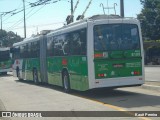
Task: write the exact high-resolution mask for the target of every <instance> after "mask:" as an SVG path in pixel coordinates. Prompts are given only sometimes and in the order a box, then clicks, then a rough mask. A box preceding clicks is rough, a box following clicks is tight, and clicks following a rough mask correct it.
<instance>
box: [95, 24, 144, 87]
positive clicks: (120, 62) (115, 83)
mask: <svg viewBox="0 0 160 120" xmlns="http://www.w3.org/2000/svg"><path fill="white" fill-rule="evenodd" d="M93 34H94V35H93V36H94V60H93V61H94V78H95V81H94V82H95V83H94V88H100V87H123V86H136V85H142V84H143V83H144V77H143V74H144V73H143V64H144V63H143V54H142V53H143V52H142V49H143V46H142V45H141V43H142V40H141V32H140V27H139V24H138V23H137V24H135V23H133V24H132V23H128V22H127V23H124V22H123V23H113V24H97V25H95V26H94V27H93Z"/></svg>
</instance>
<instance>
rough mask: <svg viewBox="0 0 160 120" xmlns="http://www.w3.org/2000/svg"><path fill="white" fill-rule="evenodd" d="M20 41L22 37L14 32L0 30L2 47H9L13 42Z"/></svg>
mask: <svg viewBox="0 0 160 120" xmlns="http://www.w3.org/2000/svg"><path fill="white" fill-rule="evenodd" d="M20 41H22V38H21V37H20V36H18V35H16V34H15V33H14V32H12V31H9V32H6V31H5V30H0V42H2V45H3V47H11V46H12V45H13V43H16V42H20Z"/></svg>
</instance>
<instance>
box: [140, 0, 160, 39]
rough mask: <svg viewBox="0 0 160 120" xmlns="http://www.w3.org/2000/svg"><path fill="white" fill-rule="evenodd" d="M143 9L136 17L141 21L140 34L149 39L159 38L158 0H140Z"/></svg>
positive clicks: (159, 4)
mask: <svg viewBox="0 0 160 120" xmlns="http://www.w3.org/2000/svg"><path fill="white" fill-rule="evenodd" d="M140 1H141V4H142V5H143V9H142V11H141V13H140V14H138V15H137V18H138V19H139V20H140V21H141V26H142V34H143V37H145V38H150V39H151V40H158V39H160V0H140Z"/></svg>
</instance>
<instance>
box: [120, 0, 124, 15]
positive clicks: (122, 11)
mask: <svg viewBox="0 0 160 120" xmlns="http://www.w3.org/2000/svg"><path fill="white" fill-rule="evenodd" d="M120 11H121V13H120V14H121V17H124V0H120Z"/></svg>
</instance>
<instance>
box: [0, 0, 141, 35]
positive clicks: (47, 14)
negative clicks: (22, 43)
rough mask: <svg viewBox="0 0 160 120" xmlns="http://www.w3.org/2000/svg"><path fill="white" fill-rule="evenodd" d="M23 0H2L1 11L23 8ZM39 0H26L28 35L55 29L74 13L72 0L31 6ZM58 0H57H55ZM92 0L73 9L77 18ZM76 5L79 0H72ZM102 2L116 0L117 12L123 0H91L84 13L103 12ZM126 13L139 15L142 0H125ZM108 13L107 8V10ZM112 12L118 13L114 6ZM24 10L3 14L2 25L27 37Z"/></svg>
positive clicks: (127, 15) (94, 13)
mask: <svg viewBox="0 0 160 120" xmlns="http://www.w3.org/2000/svg"><path fill="white" fill-rule="evenodd" d="M22 1H23V0H0V14H2V12H8V11H13V10H15V9H16V10H17V11H20V10H22V9H23V2H22ZM36 1H38V0H25V6H26V26H27V27H26V33H27V37H30V36H31V35H32V34H37V32H40V31H41V30H54V29H56V28H59V27H62V26H63V25H64V24H65V20H66V17H67V15H70V14H71V4H70V0H57V1H58V2H56V3H52V4H47V5H41V6H37V7H31V6H30V3H34V2H36ZM52 1H56V0H52ZM89 1H90V0H80V1H79V4H78V6H77V9H76V10H75V13H74V16H75V17H74V18H75V20H76V18H77V16H78V15H81V14H82V13H83V12H84V10H85V9H86V7H87V5H88V3H89ZM73 2H74V6H75V4H76V2H77V0H73ZM101 3H103V5H104V7H107V3H108V7H113V6H114V3H116V4H117V6H115V8H116V13H117V15H120V0H108V2H107V0H92V3H91V5H90V6H89V8H88V10H87V11H86V13H85V17H90V16H93V15H96V14H103V8H102V7H101V6H100V4H101ZM124 7H125V10H124V11H125V17H136V16H137V14H139V13H140V12H141V9H142V6H141V4H140V0H124ZM105 13H106V14H108V10H107V9H106V10H105ZM109 14H115V12H114V9H110V10H109ZM23 16H24V14H23V12H20V13H17V14H15V15H12V16H11V14H7V15H5V16H2V29H4V30H6V31H13V32H14V33H17V34H18V35H20V36H21V37H24V27H23V26H24V22H23V18H24V17H23Z"/></svg>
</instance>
